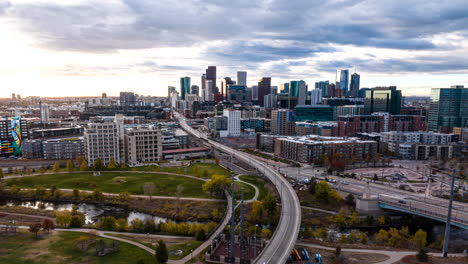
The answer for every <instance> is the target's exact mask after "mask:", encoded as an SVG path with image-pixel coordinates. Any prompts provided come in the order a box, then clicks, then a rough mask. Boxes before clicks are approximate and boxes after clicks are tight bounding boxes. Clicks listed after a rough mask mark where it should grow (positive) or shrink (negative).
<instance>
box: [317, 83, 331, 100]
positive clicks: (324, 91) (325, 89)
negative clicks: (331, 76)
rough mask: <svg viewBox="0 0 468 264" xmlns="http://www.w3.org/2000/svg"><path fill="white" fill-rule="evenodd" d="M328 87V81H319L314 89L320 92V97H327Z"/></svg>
mask: <svg viewBox="0 0 468 264" xmlns="http://www.w3.org/2000/svg"><path fill="white" fill-rule="evenodd" d="M328 85H330V83H329V81H320V82H316V83H315V88H316V89H320V90H322V97H325V96H329V95H328Z"/></svg>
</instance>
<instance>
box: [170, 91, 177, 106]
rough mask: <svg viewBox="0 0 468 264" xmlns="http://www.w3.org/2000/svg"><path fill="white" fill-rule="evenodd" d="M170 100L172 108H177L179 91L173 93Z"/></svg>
mask: <svg viewBox="0 0 468 264" xmlns="http://www.w3.org/2000/svg"><path fill="white" fill-rule="evenodd" d="M170 100H171V107H172V108H176V106H177V100H179V93H178V92H177V91H175V90H174V91H172V92H171V96H170Z"/></svg>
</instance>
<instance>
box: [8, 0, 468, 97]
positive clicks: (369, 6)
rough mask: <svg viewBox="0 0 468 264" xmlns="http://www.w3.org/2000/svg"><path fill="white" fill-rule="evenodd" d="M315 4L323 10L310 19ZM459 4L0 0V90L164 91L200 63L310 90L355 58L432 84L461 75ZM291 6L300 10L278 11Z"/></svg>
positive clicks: (465, 78)
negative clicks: (294, 83) (54, 0)
mask: <svg viewBox="0 0 468 264" xmlns="http://www.w3.org/2000/svg"><path fill="white" fill-rule="evenodd" d="M405 6H418V7H419V8H418V9H420V10H424V12H413V11H414V10H413V11H409V10H406V9H407V8H404V7H405ZM232 10H236V11H237V12H232ZM313 10H326V11H327V12H319V13H317V12H313V13H314V14H316V15H315V17H314V19H311V17H310V15H309V14H310V13H311V12H312V11H313ZM464 10H465V9H464V5H463V1H451V2H450V3H427V2H424V1H405V2H398V1H391V2H387V1H381V2H378V3H367V2H364V1H323V2H320V3H309V1H300V2H294V3H290V2H286V1H255V2H252V1H251V2H246V1H240V2H239V1H237V2H236V3H229V5H228V4H227V3H226V2H222V1H206V2H204V3H203V4H201V3H200V2H197V1H187V2H184V4H183V5H182V4H181V5H178V4H176V5H174V4H173V3H172V4H170V3H169V2H164V1H158V2H157V3H153V2H151V1H130V0H125V1H106V2H105V3H104V2H103V3H92V2H90V1H78V0H74V1H67V3H52V2H50V1H42V0H41V1H28V0H14V1H10V0H9V1H5V0H0V36H2V40H3V41H2V43H1V44H0V47H1V48H0V54H1V56H2V58H3V59H2V61H1V62H0V87H2V90H1V91H0V97H3V98H9V97H11V93H16V94H21V95H22V96H23V97H27V96H38V95H40V96H92V95H95V96H99V95H100V94H101V93H103V92H105V93H107V94H108V95H110V96H117V95H118V94H119V92H120V91H132V92H135V93H138V94H142V95H148V94H149V95H154V96H163V95H165V94H167V87H168V86H175V87H177V88H178V89H179V82H180V77H182V76H189V77H191V78H192V80H193V81H192V83H193V84H194V85H200V83H199V81H200V76H201V74H202V73H204V71H205V69H206V67H207V66H208V65H213V66H217V82H218V83H219V82H220V80H221V79H222V78H224V77H227V76H229V77H232V78H236V73H237V71H246V72H247V77H248V78H247V84H248V85H249V86H251V85H254V84H256V82H257V81H258V80H259V79H260V78H261V77H271V78H272V80H271V83H272V85H275V86H279V85H280V84H281V83H284V82H289V81H291V80H304V81H306V83H307V84H309V90H311V89H312V88H313V85H314V83H315V82H318V81H323V80H330V81H331V82H333V80H334V79H335V78H334V77H335V74H336V70H339V69H349V73H350V74H352V73H354V72H355V69H356V72H357V73H359V74H360V75H361V80H360V82H361V83H360V86H361V87H375V86H392V85H395V86H397V87H398V88H399V89H401V90H402V92H403V95H405V96H408V95H426V96H429V95H430V91H431V88H445V87H450V86H451V85H465V86H467V85H468V75H466V73H467V71H468V70H467V66H468V65H467V64H466V63H465V61H467V60H466V59H465V58H466V56H467V54H468V52H467V51H468V44H465V43H464V40H465V39H466V38H467V36H468V30H467V27H466V20H467V19H468V16H467V12H465V11H466V10H465V11H464ZM397 11H398V12H397ZM406 12H411V15H408V14H406ZM292 13H294V14H296V15H295V16H296V18H297V19H294V20H279V19H278V18H281V17H289V16H290V14H292ZM321 13H323V14H321ZM180 17H183V18H184V19H180ZM220 17H221V18H222V19H219V18H220ZM337 17H340V19H339V21H338V19H336V18H337ZM382 17H384V18H385V19H382ZM84 18H86V19H84ZM218 85H219V84H218ZM200 87H201V85H200Z"/></svg>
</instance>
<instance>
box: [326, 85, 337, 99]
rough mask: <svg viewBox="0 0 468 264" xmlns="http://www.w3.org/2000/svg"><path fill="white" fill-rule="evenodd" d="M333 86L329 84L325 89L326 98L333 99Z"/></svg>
mask: <svg viewBox="0 0 468 264" xmlns="http://www.w3.org/2000/svg"><path fill="white" fill-rule="evenodd" d="M335 88H336V86H335V84H334V83H330V84H329V85H328V89H327V96H328V97H335Z"/></svg>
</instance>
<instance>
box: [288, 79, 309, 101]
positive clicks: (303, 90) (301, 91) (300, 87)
mask: <svg viewBox="0 0 468 264" xmlns="http://www.w3.org/2000/svg"><path fill="white" fill-rule="evenodd" d="M289 96H291V97H297V104H298V105H305V102H306V99H307V85H306V83H305V82H304V81H291V82H290V83H289Z"/></svg>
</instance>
